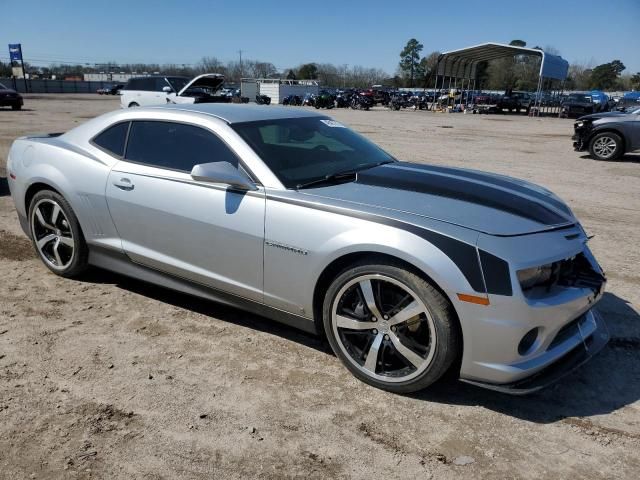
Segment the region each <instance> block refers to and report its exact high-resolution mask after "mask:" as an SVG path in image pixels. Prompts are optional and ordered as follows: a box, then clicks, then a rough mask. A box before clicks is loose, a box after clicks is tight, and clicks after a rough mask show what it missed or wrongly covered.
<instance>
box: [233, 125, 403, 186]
mask: <svg viewBox="0 0 640 480" xmlns="http://www.w3.org/2000/svg"><path fill="white" fill-rule="evenodd" d="M232 127H233V128H234V129H235V131H236V132H238V134H240V136H241V137H242V138H243V139H244V140H245V141H246V142H247V143H248V144H249V145H250V146H251V147H252V148H253V150H254V151H255V152H256V153H257V154H258V156H259V157H260V158H262V160H263V161H264V162H265V163H266V164H267V166H268V167H269V168H270V169H271V171H272V172H273V173H274V174H275V175H276V176H277V177H278V179H279V180H280V181H281V182H282V183H283V184H284V185H285V186H286V187H287V188H295V187H296V186H297V185H299V184H304V183H307V182H310V181H314V180H318V179H321V178H324V177H326V176H327V175H333V174H336V173H339V172H345V171H351V170H361V169H364V168H370V167H372V166H374V165H376V164H380V163H382V162H390V161H393V158H392V157H391V156H390V155H389V154H388V153H386V152H385V151H384V150H382V149H381V148H379V147H378V146H376V145H374V144H373V143H371V142H370V141H369V140H367V139H366V138H364V137H362V136H361V135H358V134H357V133H355V132H354V131H352V130H350V129H348V128H346V127H345V126H344V125H342V124H340V123H339V122H336V121H334V120H330V119H328V118H316V117H312V118H296V119H282V120H265V121H259V122H248V123H236V124H233V125H232Z"/></svg>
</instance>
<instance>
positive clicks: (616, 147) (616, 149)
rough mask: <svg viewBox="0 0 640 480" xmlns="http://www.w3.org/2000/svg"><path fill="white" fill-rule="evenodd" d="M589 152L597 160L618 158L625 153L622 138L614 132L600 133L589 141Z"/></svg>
mask: <svg viewBox="0 0 640 480" xmlns="http://www.w3.org/2000/svg"><path fill="white" fill-rule="evenodd" d="M589 153H590V154H591V156H592V157H593V158H595V159H596V160H617V159H618V158H620V157H621V156H622V154H623V153H624V145H623V142H622V138H620V135H618V134H616V133H613V132H602V133H598V134H597V135H595V136H594V137H593V138H592V139H591V141H590V142H589Z"/></svg>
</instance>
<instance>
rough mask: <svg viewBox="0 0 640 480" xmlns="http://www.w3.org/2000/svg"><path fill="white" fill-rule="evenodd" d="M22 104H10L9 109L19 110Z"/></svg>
mask: <svg viewBox="0 0 640 480" xmlns="http://www.w3.org/2000/svg"><path fill="white" fill-rule="evenodd" d="M21 109H22V105H11V110H21Z"/></svg>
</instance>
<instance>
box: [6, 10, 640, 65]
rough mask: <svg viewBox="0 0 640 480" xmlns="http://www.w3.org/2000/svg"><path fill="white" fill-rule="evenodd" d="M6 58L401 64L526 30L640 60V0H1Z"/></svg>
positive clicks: (602, 57)
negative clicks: (416, 52) (412, 52)
mask: <svg viewBox="0 0 640 480" xmlns="http://www.w3.org/2000/svg"><path fill="white" fill-rule="evenodd" d="M0 12H2V21H1V22H0V60H1V61H4V62H6V61H8V57H9V52H8V47H7V44H9V43H21V44H22V49H23V54H24V59H25V61H27V62H30V63H32V64H34V65H43V66H46V65H48V64H50V63H61V62H68V63H74V64H75V63H91V64H93V63H105V62H108V61H115V62H117V63H160V64H163V63H176V64H194V63H197V62H198V61H199V60H200V59H201V58H202V57H204V56H211V57H217V58H218V59H219V60H222V61H223V62H226V61H228V60H237V59H238V57H239V53H238V51H239V50H242V56H243V58H244V59H255V60H261V61H267V62H271V63H273V64H274V65H275V66H276V68H278V69H279V70H281V71H284V70H285V69H287V68H290V67H295V66H297V65H300V64H302V63H307V62H318V63H334V64H336V65H343V64H348V65H349V66H354V65H361V66H365V67H376V68H382V69H383V70H385V71H387V72H388V73H390V74H392V73H394V72H395V70H396V68H397V65H398V61H399V53H400V51H401V50H402V48H403V46H404V45H405V44H406V42H407V40H408V39H410V38H412V37H414V38H416V39H418V40H419V41H420V42H421V43H422V44H423V45H424V50H423V55H426V54H428V53H429V52H432V51H434V50H438V51H441V52H442V51H447V50H454V49H457V48H463V47H466V46H470V45H476V44H479V43H484V42H499V43H508V42H509V41H511V40H513V39H522V40H524V41H526V42H527V46H530V47H534V46H536V45H539V46H541V47H543V48H544V47H553V48H555V49H556V50H558V51H559V52H560V54H561V55H562V56H563V57H564V58H565V59H567V60H568V61H569V62H570V63H574V62H578V63H584V64H591V65H592V66H595V65H598V64H600V63H605V62H609V61H611V60H614V59H619V60H621V61H622V62H623V63H624V64H625V65H626V67H627V70H626V71H625V73H635V72H639V71H640V0H607V1H606V2H602V1H592V0H577V1H574V0H555V1H548V0H536V1H532V2H527V1H522V0H521V1H519V2H517V1H513V0H512V1H501V0H499V1H491V0H487V1H485V2H478V1H467V0H458V1H456V2H442V1H439V2H437V3H435V2H433V3H432V2H425V1H415V2H406V3H405V2H402V3H399V4H396V3H394V2H389V1H388V0H386V1H377V0H368V1H364V2H361V1H344V0H343V1H341V2H338V1H333V0H323V1H321V2H318V1H305V0H298V1H295V2H290V1H288V0H278V1H267V0H263V1H255V0H243V1H237V2H214V1H205V0H182V1H173V0H153V1H149V0H129V1H121V0H103V1H101V2H96V1H94V0H76V1H70V0H55V1H42V0H29V1H26V0H22V1H21V0H0Z"/></svg>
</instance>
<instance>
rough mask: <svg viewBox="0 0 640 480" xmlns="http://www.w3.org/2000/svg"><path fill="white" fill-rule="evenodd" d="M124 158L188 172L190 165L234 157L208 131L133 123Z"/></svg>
mask: <svg viewBox="0 0 640 480" xmlns="http://www.w3.org/2000/svg"><path fill="white" fill-rule="evenodd" d="M125 159H126V160H128V161H131V162H136V163H142V164H145V165H150V166H153V167H158V168H166V169H171V170H178V171H181V172H187V173H188V172H191V169H192V168H193V167H194V165H198V164H201V163H210V162H222V161H225V162H229V163H230V164H232V165H233V166H235V167H236V168H237V167H238V163H239V162H238V157H237V156H236V155H235V153H233V152H232V151H231V149H230V148H229V147H228V146H227V144H226V143H224V142H223V141H222V140H221V139H220V138H219V137H218V136H217V135H215V134H213V133H212V132H210V131H209V130H205V129H204V128H200V127H196V126H193V125H187V124H184V123H177V122H159V121H134V122H132V124H131V129H130V131H129V140H128V143H127V151H126V152H125Z"/></svg>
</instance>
